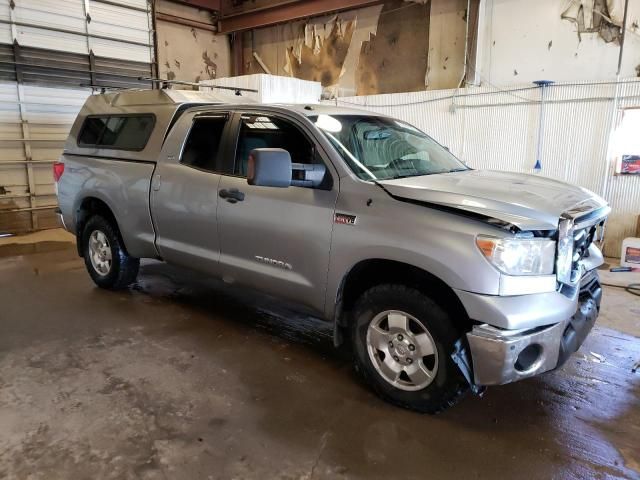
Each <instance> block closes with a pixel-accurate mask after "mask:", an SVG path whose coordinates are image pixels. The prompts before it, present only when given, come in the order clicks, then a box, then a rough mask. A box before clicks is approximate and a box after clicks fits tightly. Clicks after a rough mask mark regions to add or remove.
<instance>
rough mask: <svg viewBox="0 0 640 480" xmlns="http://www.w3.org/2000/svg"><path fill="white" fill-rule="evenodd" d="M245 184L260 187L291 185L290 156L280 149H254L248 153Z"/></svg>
mask: <svg viewBox="0 0 640 480" xmlns="http://www.w3.org/2000/svg"><path fill="white" fill-rule="evenodd" d="M247 183H248V184H249V185H258V186H262V187H280V188H284V187H288V186H290V185H291V155H289V152H287V151H286V150H283V149H282V148H256V149H254V150H251V152H250V153H249V164H248V166H247Z"/></svg>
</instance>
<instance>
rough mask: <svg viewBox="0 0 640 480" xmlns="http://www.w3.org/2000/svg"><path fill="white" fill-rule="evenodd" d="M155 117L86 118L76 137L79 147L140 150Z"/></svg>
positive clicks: (98, 116) (148, 135) (147, 137)
mask: <svg viewBox="0 0 640 480" xmlns="http://www.w3.org/2000/svg"><path fill="white" fill-rule="evenodd" d="M154 124H155V117H154V116H153V115H150V114H142V115H96V116H90V117H87V119H86V120H85V121H84V124H83V125H82V129H81V130H80V135H79V136H78V145H79V146H81V147H102V148H111V149H114V150H142V149H144V147H145V146H146V145H147V142H148V141H149V137H150V136H151V132H152V131H153V126H154Z"/></svg>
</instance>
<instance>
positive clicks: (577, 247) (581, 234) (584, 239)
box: [571, 225, 598, 273]
mask: <svg viewBox="0 0 640 480" xmlns="http://www.w3.org/2000/svg"><path fill="white" fill-rule="evenodd" d="M597 230H598V225H593V226H591V227H587V228H582V229H580V230H576V231H575V232H574V234H573V263H572V265H571V270H572V271H574V272H578V273H579V270H580V261H581V260H582V259H583V258H587V257H588V256H589V247H590V246H591V244H592V243H593V240H594V238H595V236H596V232H597Z"/></svg>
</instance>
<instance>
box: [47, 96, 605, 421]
mask: <svg viewBox="0 0 640 480" xmlns="http://www.w3.org/2000/svg"><path fill="white" fill-rule="evenodd" d="M54 177H55V180H56V185H57V195H58V201H59V213H60V217H61V221H62V223H63V225H64V226H65V228H66V229H67V230H68V231H70V232H72V233H74V234H75V236H76V239H77V248H78V254H79V255H80V256H81V257H82V258H84V262H85V264H86V268H87V270H88V272H89V275H90V276H91V278H92V279H93V281H94V282H95V283H96V284H97V285H98V286H99V287H102V288H106V289H122V288H126V287H127V286H129V285H131V284H132V283H133V282H135V281H136V276H137V275H138V269H139V265H140V259H142V258H153V259H159V260H162V261H164V262H167V263H170V264H174V265H178V266H180V267H185V268H188V269H194V270H199V271H201V272H204V273H205V274H207V275H211V276H214V277H218V278H220V279H222V280H224V282H227V283H234V284H238V285H241V286H243V287H246V288H248V289H254V290H258V291H261V292H263V293H266V294H267V295H270V296H275V297H277V298H279V299H282V300H286V301H287V302H288V303H290V304H295V305H298V306H299V307H300V310H301V311H305V312H312V313H313V314H314V315H316V316H317V317H319V318H321V319H322V320H324V321H326V322H330V324H331V325H332V328H333V332H334V343H335V345H336V346H341V345H345V346H348V347H350V351H351V352H352V356H353V359H354V363H355V368H356V370H357V371H358V372H359V373H360V374H361V375H362V377H363V378H364V380H365V381H366V383H368V384H369V385H370V386H371V388H372V389H373V390H374V391H375V392H376V393H377V394H379V395H380V396H381V397H382V398H384V399H386V400H387V401H390V402H392V403H394V404H396V405H399V406H403V407H406V408H410V409H413V410H417V411H420V412H429V413H436V412H439V411H441V410H443V409H445V408H447V407H449V406H451V405H453V404H455V403H456V401H457V400H458V399H459V398H460V397H461V396H462V395H463V394H464V393H465V392H467V391H469V390H471V391H474V392H482V391H483V390H484V388H485V387H486V386H489V385H500V384H505V383H509V382H514V381H518V380H522V379H525V378H529V377H532V376H535V375H538V374H541V373H543V372H547V371H550V370H553V369H556V368H558V367H559V366H561V365H562V364H563V362H565V361H566V360H567V358H568V357H570V356H571V354H572V353H573V352H575V351H576V350H577V349H578V348H579V347H580V345H581V344H582V342H583V341H584V339H585V337H586V336H587V334H588V333H589V331H590V330H591V328H592V327H593V325H594V322H595V321H596V317H597V316H598V311H599V306H600V299H601V295H602V289H601V287H600V283H599V278H598V272H597V267H598V266H599V265H601V264H602V262H603V257H602V254H601V252H600V250H599V249H598V246H597V243H598V241H599V240H601V235H602V232H603V228H604V224H605V220H606V217H607V215H608V213H609V211H610V208H609V207H608V206H607V203H606V202H605V201H604V200H603V199H602V198H600V197H599V196H597V195H595V194H594V193H592V192H590V191H588V190H585V189H583V188H580V187H577V186H574V185H569V184H566V183H563V182H559V181H555V180H552V179H548V178H544V177H542V176H539V175H526V174H519V173H507V172H498V171H483V170H475V169H472V168H469V167H468V166H466V165H465V164H464V163H463V162H461V161H460V160H458V159H457V158H456V157H455V156H454V155H453V154H452V153H450V152H449V151H448V150H447V149H446V148H444V147H443V146H441V145H440V144H438V143H437V142H436V141H435V140H433V139H432V138H431V137H429V136H428V135H426V134H425V133H423V132H422V131H420V130H419V129H417V128H415V127H413V126H411V125H409V124H408V123H406V122H404V121H402V120H398V119H395V118H391V117H388V116H385V115H379V114H376V113H372V112H369V111H364V110H356V109H346V108H338V107H335V106H330V105H324V104H314V105H264V104H252V103H245V104H233V103H229V102H220V101H219V100H216V98H214V97H213V96H211V94H210V93H207V92H189V93H186V92H181V91H178V90H146V91H122V92H118V93H107V94H100V95H92V96H90V97H89V98H88V100H87V101H86V103H85V105H84V106H83V108H82V109H81V111H80V113H79V115H78V117H77V119H76V121H75V123H74V124H73V127H72V129H71V132H70V135H69V138H68V140H67V142H66V145H65V148H64V152H63V154H62V156H61V158H60V160H59V162H58V163H56V164H55V165H54Z"/></svg>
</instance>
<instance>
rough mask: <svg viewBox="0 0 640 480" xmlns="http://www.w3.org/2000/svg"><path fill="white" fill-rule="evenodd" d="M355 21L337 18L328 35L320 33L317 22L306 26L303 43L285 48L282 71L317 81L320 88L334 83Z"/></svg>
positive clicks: (340, 73)
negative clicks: (283, 69)
mask: <svg viewBox="0 0 640 480" xmlns="http://www.w3.org/2000/svg"><path fill="white" fill-rule="evenodd" d="M355 23H356V22H355V20H353V21H346V22H343V21H341V20H339V19H336V20H335V21H334V22H333V26H332V28H331V31H330V33H329V34H328V35H327V36H324V35H321V34H320V33H319V29H318V28H317V25H312V26H309V25H305V27H304V32H303V35H304V42H298V45H297V46H291V47H289V48H288V49H287V64H286V67H285V70H286V71H288V72H289V73H290V74H291V76H293V77H296V78H301V79H303V80H313V81H315V82H320V83H321V84H322V86H323V87H331V86H334V85H337V84H338V81H339V79H340V77H341V76H342V73H343V65H344V60H345V58H346V56H347V52H348V50H349V46H350V45H351V38H352V37H353V31H354V28H355Z"/></svg>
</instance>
